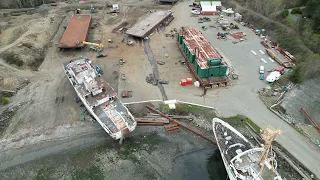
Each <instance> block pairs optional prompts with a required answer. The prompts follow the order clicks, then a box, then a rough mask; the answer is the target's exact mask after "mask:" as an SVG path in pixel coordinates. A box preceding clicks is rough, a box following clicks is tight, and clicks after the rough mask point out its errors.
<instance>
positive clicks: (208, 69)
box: [177, 28, 229, 87]
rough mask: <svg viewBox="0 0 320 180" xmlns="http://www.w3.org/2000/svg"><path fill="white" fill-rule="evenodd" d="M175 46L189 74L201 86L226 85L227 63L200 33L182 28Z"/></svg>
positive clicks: (227, 80) (227, 79)
mask: <svg viewBox="0 0 320 180" xmlns="http://www.w3.org/2000/svg"><path fill="white" fill-rule="evenodd" d="M177 44H178V48H179V50H180V51H181V54H182V56H183V57H184V59H185V62H186V64H187V66H188V68H189V70H190V72H191V73H192V74H193V76H194V77H195V78H196V79H197V81H199V83H200V85H201V86H203V87H214V86H225V85H227V83H228V82H229V78H228V74H229V68H228V66H227V63H225V62H224V61H223V58H222V56H221V55H220V54H219V53H218V52H217V50H216V49H214V48H213V47H212V46H211V44H210V43H209V42H208V41H207V40H206V39H205V38H204V36H203V35H202V33H201V32H200V31H197V30H195V29H192V28H191V29H186V28H182V29H181V30H180V31H179V33H178V35H177Z"/></svg>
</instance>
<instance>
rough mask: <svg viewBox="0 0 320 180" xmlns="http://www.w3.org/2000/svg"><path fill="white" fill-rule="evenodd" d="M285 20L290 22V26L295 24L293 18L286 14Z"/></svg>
mask: <svg viewBox="0 0 320 180" xmlns="http://www.w3.org/2000/svg"><path fill="white" fill-rule="evenodd" d="M286 20H287V21H288V23H289V24H290V25H292V26H294V25H295V24H296V22H294V20H293V19H291V17H290V16H287V17H286Z"/></svg>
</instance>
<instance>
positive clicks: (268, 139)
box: [259, 127, 282, 175]
mask: <svg viewBox="0 0 320 180" xmlns="http://www.w3.org/2000/svg"><path fill="white" fill-rule="evenodd" d="M281 133H282V132H281V130H275V129H272V128H271V127H267V128H266V130H264V131H262V133H261V135H262V137H263V139H264V142H265V143H264V150H263V152H262V154H261V157H260V160H259V162H260V167H261V168H260V175H261V174H262V172H263V169H264V166H265V161H266V160H268V159H269V158H270V159H271V163H272V170H273V171H274V165H273V163H274V156H273V151H272V142H273V141H274V140H275V138H276V136H277V135H280V134H281Z"/></svg>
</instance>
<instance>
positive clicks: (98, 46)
mask: <svg viewBox="0 0 320 180" xmlns="http://www.w3.org/2000/svg"><path fill="white" fill-rule="evenodd" d="M82 43H83V44H87V45H92V46H95V47H97V48H103V44H98V43H91V42H86V41H83V42H82Z"/></svg>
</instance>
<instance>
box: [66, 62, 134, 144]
mask: <svg viewBox="0 0 320 180" xmlns="http://www.w3.org/2000/svg"><path fill="white" fill-rule="evenodd" d="M63 67H64V70H65V73H66V75H67V77H68V79H69V81H70V83H71V85H72V86H73V88H74V89H75V91H76V93H77V95H78V97H79V98H80V99H81V101H82V103H83V105H84V106H85V107H86V109H87V110H88V112H89V113H90V114H91V115H92V116H93V117H94V119H95V120H96V121H97V122H98V123H99V124H100V125H101V127H102V128H103V129H104V130H105V131H106V132H107V133H108V134H109V135H110V136H111V137H112V138H114V139H123V137H125V136H126V135H128V134H129V133H130V132H132V131H133V130H135V128H136V125H137V122H136V121H135V119H134V117H133V116H132V114H131V113H130V112H129V110H128V109H127V107H125V106H124V105H123V103H122V102H121V101H120V100H119V99H118V98H117V93H116V92H115V91H114V89H113V88H112V87H111V86H110V85H109V83H107V82H105V81H104V80H103V78H102V76H101V74H102V73H103V72H102V70H101V69H100V67H99V66H94V65H93V64H92V61H91V60H90V59H89V58H83V57H80V58H77V59H74V60H71V61H70V62H65V63H63Z"/></svg>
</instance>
